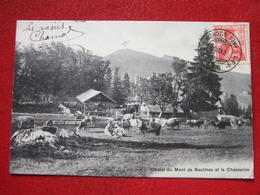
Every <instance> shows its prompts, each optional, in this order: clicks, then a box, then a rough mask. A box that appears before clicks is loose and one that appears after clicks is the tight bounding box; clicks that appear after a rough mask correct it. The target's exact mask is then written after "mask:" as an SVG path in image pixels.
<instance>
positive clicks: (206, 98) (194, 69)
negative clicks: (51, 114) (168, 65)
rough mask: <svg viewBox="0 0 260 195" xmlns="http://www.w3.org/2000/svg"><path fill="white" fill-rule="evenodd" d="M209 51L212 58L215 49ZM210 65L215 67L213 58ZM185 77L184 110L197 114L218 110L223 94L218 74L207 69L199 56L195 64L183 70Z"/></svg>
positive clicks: (183, 87)
mask: <svg viewBox="0 0 260 195" xmlns="http://www.w3.org/2000/svg"><path fill="white" fill-rule="evenodd" d="M203 44H210V43H203ZM207 49H208V50H207V52H208V53H209V56H212V55H213V53H214V50H213V47H208V48H207ZM209 49H210V50H209ZM209 59H211V58H209ZM208 63H209V66H214V61H213V58H212V59H211V61H208ZM183 76H184V77H183V85H182V88H181V91H182V92H181V96H182V105H181V106H182V108H183V109H184V110H185V111H186V112H189V111H190V110H191V111H192V112H196V113H199V112H200V111H211V110H215V109H216V108H217V106H216V103H217V102H218V101H220V96H221V94H222V91H221V90H220V87H221V84H220V81H221V78H220V77H219V76H218V74H216V73H214V72H212V71H210V70H208V69H206V68H205V66H204V65H203V64H202V63H201V62H200V60H199V58H198V56H195V57H194V62H191V63H187V65H186V68H185V70H183Z"/></svg>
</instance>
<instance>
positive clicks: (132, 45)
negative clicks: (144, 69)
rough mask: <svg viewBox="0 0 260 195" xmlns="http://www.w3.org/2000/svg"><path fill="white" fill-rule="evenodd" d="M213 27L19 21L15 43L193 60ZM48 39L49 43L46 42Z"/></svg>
mask: <svg viewBox="0 0 260 195" xmlns="http://www.w3.org/2000/svg"><path fill="white" fill-rule="evenodd" d="M213 25H214V23H207V22H204V23H203V22H196V23H195V22H193V23H191V22H155V21H150V22H148V21H145V22H141V21H131V22H130V21H127V22H126V21H18V22H17V32H16V41H17V42H21V43H22V44H23V45H28V44H34V45H37V44H41V43H43V42H47V43H48V42H51V41H59V42H63V43H64V44H65V45H68V46H72V47H74V48H76V49H81V47H84V48H85V49H87V50H90V51H91V52H92V53H93V54H95V55H99V56H101V57H104V56H106V55H109V54H111V53H113V52H115V51H117V50H119V49H123V48H128V49H133V50H136V51H141V52H145V53H148V54H152V55H155V56H158V57H162V56H164V55H169V56H176V57H180V58H182V59H185V60H189V61H192V60H193V58H194V56H196V55H198V54H197V51H195V49H196V48H197V47H198V42H199V38H200V37H201V36H202V35H203V32H204V30H205V29H209V30H211V29H213ZM47 36H48V37H49V40H45V38H46V37H47ZM124 42H125V43H126V44H123V43H124ZM80 46H81V47H80ZM233 71H236V72H244V73H250V64H249V63H247V64H244V65H243V66H239V65H238V66H237V67H236V68H235V69H233Z"/></svg>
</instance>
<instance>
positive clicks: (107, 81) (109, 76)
mask: <svg viewBox="0 0 260 195" xmlns="http://www.w3.org/2000/svg"><path fill="white" fill-rule="evenodd" d="M104 80H105V92H106V93H107V94H108V95H111V93H112V91H111V88H112V87H111V84H112V71H111V68H110V67H108V69H107V72H106V74H105V78H104Z"/></svg>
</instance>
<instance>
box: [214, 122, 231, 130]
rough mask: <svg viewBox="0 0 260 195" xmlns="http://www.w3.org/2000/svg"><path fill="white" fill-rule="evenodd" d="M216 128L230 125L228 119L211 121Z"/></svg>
mask: <svg viewBox="0 0 260 195" xmlns="http://www.w3.org/2000/svg"><path fill="white" fill-rule="evenodd" d="M212 124H213V125H214V126H215V127H218V129H225V128H226V127H227V126H230V121H215V122H213V123H212Z"/></svg>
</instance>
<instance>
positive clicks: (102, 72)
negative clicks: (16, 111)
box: [13, 43, 130, 104]
mask: <svg viewBox="0 0 260 195" xmlns="http://www.w3.org/2000/svg"><path fill="white" fill-rule="evenodd" d="M14 67H15V70H14V90H13V91H14V93H13V98H14V99H15V100H16V102H20V101H23V100H34V101H36V102H37V101H39V100H40V99H41V96H44V95H51V96H52V97H53V98H54V99H55V100H57V101H63V100H67V98H68V97H75V96H76V95H79V94H80V93H83V92H85V91H87V90H89V89H95V90H101V91H103V92H105V93H107V94H109V95H111V96H112V97H113V98H114V99H115V100H116V101H117V103H119V104H123V103H124V102H125V101H126V99H127V96H128V94H129V90H130V81H129V76H128V74H127V73H126V74H125V75H124V78H123V79H121V77H120V74H119V69H118V68H116V69H115V72H114V76H113V78H112V70H111V67H110V62H109V61H105V60H103V59H102V58H101V57H99V56H96V55H92V54H91V52H89V51H85V50H82V51H81V50H75V49H72V47H70V46H65V45H64V44H62V43H50V44H41V45H40V46H38V47H34V46H32V45H29V46H22V45H20V44H19V43H18V44H17V45H16V50H15V66H14Z"/></svg>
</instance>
